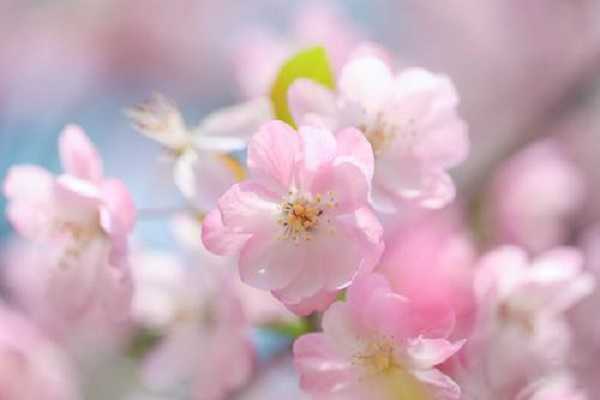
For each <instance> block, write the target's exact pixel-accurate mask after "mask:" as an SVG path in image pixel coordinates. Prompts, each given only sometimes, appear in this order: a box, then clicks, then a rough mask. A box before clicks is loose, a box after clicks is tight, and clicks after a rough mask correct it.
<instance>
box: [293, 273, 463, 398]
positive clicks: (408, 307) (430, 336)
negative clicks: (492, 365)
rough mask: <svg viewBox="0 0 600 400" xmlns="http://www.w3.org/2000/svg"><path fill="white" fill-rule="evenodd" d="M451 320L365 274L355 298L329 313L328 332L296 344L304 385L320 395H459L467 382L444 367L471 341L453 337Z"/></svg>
mask: <svg viewBox="0 0 600 400" xmlns="http://www.w3.org/2000/svg"><path fill="white" fill-rule="evenodd" d="M451 329H452V327H451V326H450V325H448V318H442V319H441V320H439V321H436V320H428V319H427V318H424V316H423V314H421V313H420V311H419V309H418V308H417V307H415V306H414V305H413V304H412V303H411V302H410V301H409V300H407V299H406V298H405V297H402V296H401V295H399V294H397V293H395V292H394V291H392V289H391V288H390V286H389V284H388V282H387V280H386V279H385V278H384V277H383V276H382V275H379V274H368V275H362V276H361V277H359V278H357V279H356V280H355V282H354V283H353V285H352V286H351V287H350V289H349V290H348V300H347V302H337V303H334V304H333V305H332V306H331V307H330V308H329V309H328V310H327V311H326V312H325V314H324V317H323V333H312V334H308V335H305V336H302V337H300V338H299V339H298V340H297V341H296V343H295V344H294V358H295V364H296V368H297V369H298V370H299V372H300V376H301V380H300V385H301V387H302V388H303V389H304V390H305V391H307V392H309V393H310V394H312V395H313V398H315V399H322V400H325V399H347V400H351V399H357V400H358V399H360V400H362V399H367V398H369V399H374V400H384V399H390V400H391V399H398V398H410V399H459V398H460V388H459V387H458V385H456V383H454V382H453V381H452V380H451V379H450V378H449V377H448V376H446V375H444V374H443V373H442V372H440V370H438V369H437V368H436V366H438V365H439V364H441V363H443V362H444V361H446V360H447V359H448V358H450V357H451V356H452V355H453V354H454V353H456V352H457V351H458V350H459V349H460V348H461V347H462V345H463V343H464V341H457V342H451V341H449V340H447V339H446V337H447V334H448V333H449V330H451Z"/></svg>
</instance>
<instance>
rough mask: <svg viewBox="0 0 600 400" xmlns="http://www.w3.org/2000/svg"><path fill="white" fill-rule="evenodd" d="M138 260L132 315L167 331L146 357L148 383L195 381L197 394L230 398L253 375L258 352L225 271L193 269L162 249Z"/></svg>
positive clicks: (168, 385) (164, 386) (167, 386)
mask: <svg viewBox="0 0 600 400" xmlns="http://www.w3.org/2000/svg"><path fill="white" fill-rule="evenodd" d="M213 257H214V258H215V259H217V258H218V257H216V256H213ZM136 261H137V262H136V263H135V264H134V266H135V269H134V276H135V281H136V287H137V290H136V294H135V297H134V302H133V315H134V318H135V319H136V320H137V321H138V322H140V323H142V324H143V325H144V326H146V327H148V328H150V329H152V330H153V331H157V332H161V333H162V334H164V336H163V337H162V339H161V341H160V342H159V344H158V346H157V347H156V348H155V349H153V350H152V351H151V352H150V353H149V354H148V355H147V356H146V358H145V360H144V364H143V366H142V378H143V380H144V382H145V383H146V385H148V386H149V387H151V388H155V389H160V390H175V389H177V388H178V387H180V385H181V384H183V383H187V382H190V381H191V382H192V388H191V390H192V392H193V393H195V395H194V396H193V398H198V399H206V400H213V399H214V400H217V399H226V398H228V394H229V393H230V392H231V391H233V390H235V389H237V388H239V387H240V386H241V385H243V384H244V383H245V382H246V381H247V380H248V379H249V377H250V374H251V372H252V368H253V361H254V351H253V349H252V347H251V345H250V342H249V340H248V338H247V335H248V333H249V328H250V326H249V324H248V322H247V321H246V319H245V317H244V314H243V309H242V305H241V303H240V301H239V299H238V298H237V297H236V294H235V290H234V288H233V287H232V285H231V282H230V281H229V280H228V279H227V274H226V273H225V272H226V271H223V270H220V269H218V268H215V267H217V266H216V265H214V264H213V265H207V264H204V265H201V266H194V268H193V269H189V268H186V267H183V266H182V265H181V264H180V263H179V262H178V260H177V259H175V258H173V257H171V256H169V255H163V254H160V253H143V254H142V255H141V256H140V257H138V258H137V259H136Z"/></svg>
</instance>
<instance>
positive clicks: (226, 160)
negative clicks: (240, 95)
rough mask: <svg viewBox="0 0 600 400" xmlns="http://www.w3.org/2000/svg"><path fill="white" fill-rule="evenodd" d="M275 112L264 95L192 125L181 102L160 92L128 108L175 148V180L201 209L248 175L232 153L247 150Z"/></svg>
mask: <svg viewBox="0 0 600 400" xmlns="http://www.w3.org/2000/svg"><path fill="white" fill-rule="evenodd" d="M271 114H272V111H271V105H270V103H269V101H268V99H266V98H258V99H254V100H252V101H248V102H246V103H242V104H238V105H235V106H232V107H229V108H225V109H222V110H219V111H216V112H214V113H211V114H209V115H207V116H206V117H205V118H204V119H203V120H202V121H201V122H200V123H199V124H198V125H197V126H196V127H194V128H188V127H187V126H186V124H185V121H184V120H183V117H182V116H181V113H180V112H179V110H178V109H177V105H176V104H175V103H174V102H172V101H171V100H169V99H167V98H165V97H163V96H162V95H160V94H155V95H154V96H153V97H152V98H151V99H149V100H148V101H146V102H145V103H142V104H140V105H137V106H135V107H133V108H131V109H129V110H127V115H128V116H129V117H130V118H131V120H132V122H133V125H134V127H135V129H136V130H138V131H139V132H140V133H142V134H143V135H145V136H147V137H149V138H151V139H153V140H155V141H157V142H158V143H160V144H161V145H162V146H163V147H164V148H165V149H166V150H167V151H168V152H169V153H170V155H171V156H172V159H173V180H174V182H175V185H176V186H177V188H178V189H179V190H180V191H181V193H182V194H183V195H184V196H185V198H186V199H187V200H189V201H190V202H191V204H192V205H193V206H194V207H195V208H196V209H197V210H199V211H201V212H206V211H207V210H210V209H212V208H213V207H214V206H215V203H216V201H217V199H218V198H219V197H220V196H221V195H222V194H223V193H224V192H225V191H226V190H227V189H228V188H229V187H230V186H231V185H233V184H234V183H236V182H238V181H240V180H241V179H243V178H244V176H245V170H244V168H243V167H242V166H241V165H240V163H239V162H238V161H237V160H236V159H235V158H233V157H231V156H230V155H229V153H230V152H232V151H239V150H243V149H244V148H245V147H246V144H247V141H248V139H249V136H250V135H251V134H252V133H253V132H255V131H256V129H258V127H259V126H260V125H261V124H262V123H263V122H265V121H267V120H268V119H270V118H271Z"/></svg>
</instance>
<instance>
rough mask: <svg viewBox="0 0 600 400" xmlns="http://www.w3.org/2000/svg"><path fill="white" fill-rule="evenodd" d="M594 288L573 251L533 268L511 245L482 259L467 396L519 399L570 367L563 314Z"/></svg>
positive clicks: (550, 255)
mask: <svg viewBox="0 0 600 400" xmlns="http://www.w3.org/2000/svg"><path fill="white" fill-rule="evenodd" d="M593 287H594V279H593V277H592V276H591V275H590V274H588V273H586V272H583V270H582V259H581V255H580V254H579V252H577V251H576V250H574V249H571V248H556V249H554V250H551V251H549V252H547V253H544V254H542V255H541V256H539V257H538V258H535V259H534V260H532V261H530V260H528V258H527V256H526V254H525V252H524V251H522V250H521V249H519V248H516V247H509V246H507V247H501V248H499V249H497V250H494V251H492V252H490V253H489V254H487V255H486V256H485V257H483V259H482V260H481V262H480V265H479V270H478V272H477V276H476V279H475V289H476V294H477V297H478V299H479V305H480V312H479V316H478V317H479V318H478V321H477V329H476V331H475V336H474V337H472V338H471V340H470V341H469V345H468V346H467V347H466V349H465V350H466V359H467V364H468V367H467V371H466V374H465V376H464V377H462V378H461V379H460V381H461V383H462V384H463V385H464V386H463V387H464V388H465V390H467V388H472V391H474V392H475V393H476V394H477V396H475V398H489V397H491V396H492V395H493V396H495V397H497V398H513V397H514V396H515V395H516V394H517V393H518V392H519V391H520V390H523V388H524V387H526V386H527V385H528V384H529V383H531V382H533V381H536V380H538V379H541V378H543V377H544V376H546V375H548V374H549V373H553V372H554V371H556V370H559V369H563V368H565V366H566V363H567V361H568V360H567V356H568V355H569V354H570V351H571V348H570V346H571V332H570V329H569V325H568V324H567V321H566V320H565V315H564V313H565V311H567V310H568V309H570V308H571V307H573V306H574V305H575V304H576V303H577V302H579V301H580V300H581V299H582V298H584V297H585V296H587V295H588V294H589V293H590V292H591V291H592V289H593ZM515 349H518V351H516V350H515Z"/></svg>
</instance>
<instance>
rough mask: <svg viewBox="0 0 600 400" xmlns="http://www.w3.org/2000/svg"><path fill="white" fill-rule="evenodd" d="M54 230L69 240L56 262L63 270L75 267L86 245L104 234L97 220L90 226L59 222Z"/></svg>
mask: <svg viewBox="0 0 600 400" xmlns="http://www.w3.org/2000/svg"><path fill="white" fill-rule="evenodd" d="M98 218H99V217H98ZM55 229H56V231H57V232H59V233H61V234H64V235H66V236H68V237H69V238H70V239H71V240H70V242H69V244H68V245H67V246H66V248H65V249H64V252H63V254H62V256H61V257H60V260H59V262H58V266H59V268H61V269H63V270H65V269H68V268H69V267H70V266H71V265H77V264H78V260H79V257H80V256H81V255H82V253H83V252H84V251H85V249H86V247H87V245H88V244H89V243H90V242H92V240H94V238H96V237H98V236H99V235H103V234H104V232H103V231H102V228H101V227H100V221H99V219H98V222H97V223H94V224H92V225H90V226H87V225H84V224H77V223H74V222H60V223H57V224H56V227H55Z"/></svg>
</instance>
